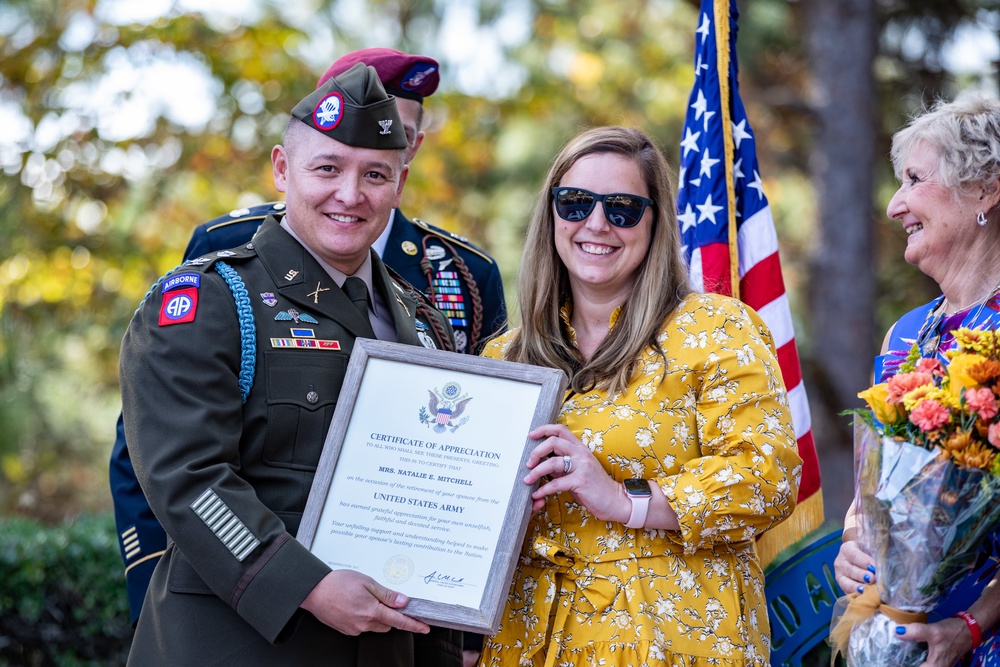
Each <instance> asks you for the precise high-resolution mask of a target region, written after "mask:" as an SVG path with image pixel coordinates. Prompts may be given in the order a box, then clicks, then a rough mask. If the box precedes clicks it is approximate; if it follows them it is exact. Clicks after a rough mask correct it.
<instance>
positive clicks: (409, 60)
mask: <svg viewBox="0 0 1000 667" xmlns="http://www.w3.org/2000/svg"><path fill="white" fill-rule="evenodd" d="M356 63H364V64H366V65H369V66H370V67H374V68H375V71H376V72H378V78H379V79H381V81H382V85H383V86H385V92H387V93H389V94H390V95H395V96H396V97H405V98H407V99H410V100H416V101H417V102H420V103H421V104H423V102H424V98H425V97H428V96H430V95H431V94H433V93H434V91H435V90H437V87H438V82H439V81H440V80H441V75H440V72H439V70H440V65H439V64H438V61H436V60H434V59H433V58H431V57H430V56H418V55H411V54H409V53H403V52H402V51H396V50H394V49H384V48H373V49H361V50H360V51H351V52H350V53H347V54H345V55H343V56H341V57H340V58H338V59H337V61H336V62H334V63H333V64H332V65H330V68H329V69H328V70H326V72H325V73H324V74H323V76H321V77H320V78H319V83H317V84H316V85H317V87H319V86H322V85H323V84H324V83H326V82H327V81H328V80H329V79H330V77H334V76H337V75H339V74H341V73H343V72H346V71H347V70H348V69H349V68H351V67H352V66H353V65H355V64H356Z"/></svg>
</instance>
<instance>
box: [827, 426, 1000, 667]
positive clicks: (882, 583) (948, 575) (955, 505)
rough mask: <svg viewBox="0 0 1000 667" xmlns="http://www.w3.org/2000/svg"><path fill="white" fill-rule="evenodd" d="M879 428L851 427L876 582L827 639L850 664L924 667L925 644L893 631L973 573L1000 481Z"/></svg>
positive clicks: (844, 608) (850, 600)
mask: <svg viewBox="0 0 1000 667" xmlns="http://www.w3.org/2000/svg"><path fill="white" fill-rule="evenodd" d="M883 429H884V426H883V425H882V424H880V423H877V422H875V421H874V420H873V419H872V418H871V417H869V418H867V419H865V418H860V417H859V418H856V420H855V456H856V459H855V460H856V462H857V466H858V467H857V471H856V473H857V481H856V484H855V507H856V513H857V521H858V523H857V526H858V535H859V540H860V544H861V546H862V548H863V549H864V550H865V551H866V552H867V553H868V554H869V555H870V556H871V557H872V559H873V560H874V561H875V570H876V572H877V573H878V577H877V583H876V585H875V586H869V587H866V588H867V589H868V590H867V591H866V592H865V594H864V595H858V594H853V595H848V596H846V597H844V598H841V599H840V600H839V601H838V603H837V606H836V608H835V610H834V620H833V628H834V629H833V631H832V632H831V638H832V639H834V642H835V643H837V642H838V636H839V637H840V639H839V642H840V643H841V649H842V650H843V651H844V653H846V656H847V664H848V665H849V666H857V667H862V666H863V667H877V666H879V665H886V666H888V665H892V666H893V667H896V666H899V667H908V666H910V665H913V666H916V665H919V664H920V663H922V662H923V661H924V659H925V657H926V650H925V649H924V647H923V645H921V644H918V643H916V642H910V641H904V640H902V639H901V638H899V636H898V635H897V634H896V631H895V630H896V626H897V624H900V623H910V622H914V621H920V620H923V618H924V617H922V616H920V614H926V612H928V611H930V610H931V609H933V608H934V607H935V606H936V605H937V603H938V602H939V600H940V599H942V597H943V596H944V595H945V594H947V593H948V591H949V589H950V588H951V587H952V586H954V585H955V584H957V583H958V582H959V581H961V580H962V579H963V578H964V577H965V576H966V575H967V574H969V573H970V572H971V571H972V570H973V567H974V565H975V562H976V556H977V553H978V551H979V549H980V546H981V545H982V543H983V540H984V539H985V538H986V537H987V536H988V535H989V534H990V533H992V532H993V530H994V529H995V528H996V526H997V524H998V522H1000V476H997V475H996V474H994V473H993V471H992V470H990V469H982V468H975V467H969V466H965V465H961V464H959V463H957V462H956V461H955V460H954V458H953V457H951V456H949V455H948V453H947V452H946V451H944V450H943V449H940V448H938V447H931V448H929V449H928V448H927V446H926V444H915V443H913V442H908V441H905V440H902V439H900V438H898V437H891V436H887V435H885V434H884V430H883ZM876 593H877V595H876ZM847 631H849V638H848V639H847V641H846V646H844V645H843V643H844V642H843V637H844V636H845V635H846V632H847Z"/></svg>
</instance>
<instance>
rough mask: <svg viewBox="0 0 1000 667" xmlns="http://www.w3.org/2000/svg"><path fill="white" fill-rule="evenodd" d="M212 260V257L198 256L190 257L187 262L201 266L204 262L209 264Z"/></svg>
mask: <svg viewBox="0 0 1000 667" xmlns="http://www.w3.org/2000/svg"><path fill="white" fill-rule="evenodd" d="M211 261H212V258H211V257H198V258H196V259H189V260H188V261H187V263H188V264H190V265H191V266H201V265H202V264H208V263H209V262H211Z"/></svg>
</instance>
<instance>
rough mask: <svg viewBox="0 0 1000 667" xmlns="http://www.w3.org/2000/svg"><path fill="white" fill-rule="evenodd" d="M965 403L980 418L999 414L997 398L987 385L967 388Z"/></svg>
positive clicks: (989, 417)
mask: <svg viewBox="0 0 1000 667" xmlns="http://www.w3.org/2000/svg"><path fill="white" fill-rule="evenodd" d="M965 403H966V405H968V406H969V409H970V410H972V412H975V413H976V415H978V416H979V418H980V419H992V418H993V417H995V416H996V414H997V399H996V397H995V396H994V395H993V392H992V391H991V390H989V389H987V388H986V387H980V388H979V389H966V390H965Z"/></svg>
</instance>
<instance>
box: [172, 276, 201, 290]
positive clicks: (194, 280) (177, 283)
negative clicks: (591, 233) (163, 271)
mask: <svg viewBox="0 0 1000 667" xmlns="http://www.w3.org/2000/svg"><path fill="white" fill-rule="evenodd" d="M181 287H194V288H195V289H198V288H199V287H201V276H200V275H199V274H197V273H178V274H176V275H173V276H169V277H167V278H164V280H163V291H164V292H169V291H171V290H175V289H180V288H181Z"/></svg>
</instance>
